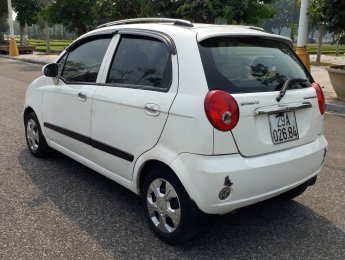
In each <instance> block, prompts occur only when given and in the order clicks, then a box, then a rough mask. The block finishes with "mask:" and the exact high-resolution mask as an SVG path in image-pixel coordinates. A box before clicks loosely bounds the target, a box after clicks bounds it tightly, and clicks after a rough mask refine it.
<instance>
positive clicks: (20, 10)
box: [12, 0, 40, 44]
mask: <svg viewBox="0 0 345 260" xmlns="http://www.w3.org/2000/svg"><path fill="white" fill-rule="evenodd" d="M12 5H13V9H14V11H15V12H16V13H17V18H16V19H17V21H18V23H19V27H20V44H24V28H25V26H26V25H32V24H34V23H36V22H37V17H38V12H39V11H40V5H39V3H38V1H37V0H25V1H22V0H12Z"/></svg>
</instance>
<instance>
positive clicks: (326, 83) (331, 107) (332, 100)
mask: <svg viewBox="0 0 345 260" xmlns="http://www.w3.org/2000/svg"><path fill="white" fill-rule="evenodd" d="M310 61H311V62H315V61H316V55H310ZM321 62H325V63H329V64H334V65H345V56H344V55H341V56H327V55H322V56H321ZM325 68H326V66H311V74H312V76H313V78H314V80H315V81H316V82H317V83H319V84H320V86H321V87H322V90H323V93H324V95H325V98H326V110H327V111H332V112H337V113H345V102H343V101H340V100H338V99H337V95H336V94H335V92H334V89H333V87H332V84H331V81H330V79H329V76H328V72H327V71H326V70H325ZM344 87H345V86H344Z"/></svg>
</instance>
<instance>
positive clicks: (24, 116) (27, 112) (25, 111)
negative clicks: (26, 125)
mask: <svg viewBox="0 0 345 260" xmlns="http://www.w3.org/2000/svg"><path fill="white" fill-rule="evenodd" d="M31 112H34V113H35V115H36V116H37V114H36V112H35V110H33V108H32V107H30V106H28V107H26V108H25V109H24V113H23V119H24V120H25V118H26V117H27V116H28V114H30V113H31Z"/></svg>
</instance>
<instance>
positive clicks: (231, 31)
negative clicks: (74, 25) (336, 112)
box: [24, 18, 327, 243]
mask: <svg viewBox="0 0 345 260" xmlns="http://www.w3.org/2000/svg"><path fill="white" fill-rule="evenodd" d="M43 72H44V76H42V77H40V78H38V79H36V80H35V81H34V82H32V83H31V85H30V86H29V88H28V90H27V93H26V98H25V110H24V122H25V130H26V140H27V144H28V147H29V150H30V152H31V153H32V154H33V155H35V156H38V157H41V156H44V155H45V154H46V153H47V152H48V150H49V149H50V148H52V149H54V150H57V151H59V152H61V153H63V154H65V155H67V156H69V157H71V158H73V159H74V160H76V161H78V162H80V163H82V164H84V165H86V166H88V167H90V168H91V169H93V170H95V171H97V172H99V173H101V174H103V175H104V176H106V177H108V178H110V179H112V180H114V181H116V182H117V183H119V184H121V185H123V186H124V187H126V188H128V189H129V190H131V191H133V192H134V193H136V194H138V195H141V197H142V199H143V203H144V205H145V214H146V217H147V219H148V222H149V223H150V226H151V227H152V229H153V230H154V232H155V233H156V235H158V236H159V237H160V238H161V239H163V240H164V241H166V242H168V243H177V242H183V241H185V240H187V239H189V238H190V237H191V236H192V235H193V234H194V230H195V228H196V227H195V223H197V221H196V220H197V216H198V215H200V213H201V212H203V213H206V214H225V213H228V212H231V211H234V210H236V209H238V208H241V207H244V206H247V205H250V204H253V203H257V202H259V201H263V200H266V199H269V198H272V197H276V196H278V195H279V197H280V198H285V199H291V198H293V197H296V196H298V195H300V194H301V193H302V192H303V191H304V190H305V189H306V188H307V187H308V186H310V185H312V184H314V183H315V181H316V177H317V175H318V174H319V173H320V170H321V165H322V163H323V161H324V158H325V155H326V150H327V141H326V139H325V137H324V135H323V114H324V102H325V100H324V96H323V93H322V90H321V87H320V86H319V85H318V84H317V83H315V82H314V80H313V78H312V76H311V75H310V73H309V71H308V70H307V69H306V68H305V66H304V65H303V63H302V62H301V61H300V59H299V58H298V57H297V56H296V54H295V53H294V52H293V50H292V42H291V41H290V40H289V39H287V38H284V37H281V36H277V35H272V34H269V33H266V32H264V31H262V30H260V28H255V27H248V26H229V25H210V24H193V23H190V22H188V21H185V20H176V19H165V18H146V19H130V20H122V21H117V22H112V23H108V24H105V25H102V26H100V27H99V28H98V29H96V30H94V31H91V32H89V33H87V34H85V35H83V36H81V37H80V38H78V39H77V40H76V41H74V42H73V43H72V44H71V45H70V46H69V47H68V48H67V49H66V50H65V51H64V52H63V53H61V55H60V56H59V58H58V60H57V62H56V63H52V64H48V65H46V66H45V67H44V68H43Z"/></svg>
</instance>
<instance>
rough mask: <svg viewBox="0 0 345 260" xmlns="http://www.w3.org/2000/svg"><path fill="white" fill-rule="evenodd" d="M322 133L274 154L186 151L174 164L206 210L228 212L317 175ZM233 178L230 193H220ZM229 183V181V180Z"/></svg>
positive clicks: (323, 144)
mask: <svg viewBox="0 0 345 260" xmlns="http://www.w3.org/2000/svg"><path fill="white" fill-rule="evenodd" d="M327 145H328V144H327V141H326V139H325V137H324V136H323V135H320V136H319V137H318V138H317V139H316V140H315V141H314V142H312V143H309V144H306V145H303V146H299V147H296V148H293V149H289V150H284V151H280V152H276V153H272V154H267V155H262V156H256V157H250V158H246V157H242V156H241V155H239V154H233V155H221V156H203V155H195V154H188V153H183V154H180V155H179V156H178V157H177V158H176V159H175V160H174V161H173V162H172V163H171V165H170V167H171V168H172V169H173V170H174V171H175V172H176V173H178V177H179V178H180V179H181V181H182V183H183V184H184V186H185V188H186V190H187V192H188V194H189V196H190V197H191V199H193V200H194V201H195V202H196V204H197V205H198V207H199V208H200V209H201V210H202V211H203V212H205V213H209V214H225V213H228V212H231V211H233V210H235V209H237V208H241V207H244V206H247V205H250V204H254V203H256V202H260V201H263V200H265V199H268V198H272V197H275V196H277V195H279V194H281V193H284V192H285V191H288V190H290V189H292V188H294V187H297V186H298V185H300V184H302V183H304V182H306V181H308V180H309V179H311V178H312V177H314V176H316V175H317V174H318V173H319V172H320V170H321V165H322V163H323V160H324V156H325V153H326V149H327ZM227 176H228V177H229V180H230V181H231V187H230V191H231V193H230V196H229V197H228V198H227V199H225V200H220V199H219V192H220V191H221V190H222V189H223V188H224V187H226V186H225V179H226V178H227ZM227 184H228V185H229V182H228V183H227Z"/></svg>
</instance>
